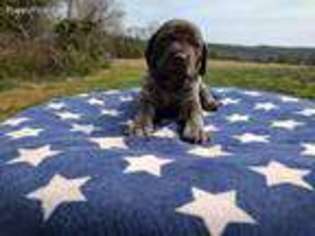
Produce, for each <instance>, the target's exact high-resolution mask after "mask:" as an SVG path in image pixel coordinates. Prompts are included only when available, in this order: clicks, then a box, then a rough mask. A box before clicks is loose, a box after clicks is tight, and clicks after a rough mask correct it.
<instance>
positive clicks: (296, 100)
mask: <svg viewBox="0 0 315 236" xmlns="http://www.w3.org/2000/svg"><path fill="white" fill-rule="evenodd" d="M280 99H281V101H282V102H289V103H291V102H294V103H295V102H298V101H299V99H298V98H295V97H289V96H280Z"/></svg>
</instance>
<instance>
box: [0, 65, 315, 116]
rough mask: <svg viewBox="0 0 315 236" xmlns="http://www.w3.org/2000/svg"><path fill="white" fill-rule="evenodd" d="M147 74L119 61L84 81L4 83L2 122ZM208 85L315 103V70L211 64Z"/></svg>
mask: <svg viewBox="0 0 315 236" xmlns="http://www.w3.org/2000/svg"><path fill="white" fill-rule="evenodd" d="M144 71H145V63H144V61H143V60H117V61H115V62H114V63H113V65H112V66H111V68H110V69H107V70H101V71H98V72H96V73H94V74H92V75H89V76H86V77H84V78H76V77H68V78H37V79H28V78H6V79H0V120H3V119H5V118H7V117H9V116H12V115H14V114H16V113H17V112H19V111H21V110H23V109H25V108H27V107H30V106H33V105H36V104H40V103H43V102H46V101H48V100H50V99H51V98H53V97H60V96H69V95H75V94H78V93H84V92H89V91H92V90H107V89H123V88H130V87H134V86H139V85H140V81H141V75H142V74H143V73H144ZM205 81H206V82H208V83H209V84H211V85H212V86H233V87H242V88H249V89H259V90H268V91H277V92H282V93H286V94H291V95H294V96H298V97H303V98H311V99H315V67H307V66H292V65H280V64H256V63H242V62H233V61H211V62H210V63H209V70H208V73H207V75H206V76H205Z"/></svg>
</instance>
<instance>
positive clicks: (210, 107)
mask: <svg viewBox="0 0 315 236" xmlns="http://www.w3.org/2000/svg"><path fill="white" fill-rule="evenodd" d="M222 105H223V104H222V103H221V102H220V101H217V100H211V101H205V102H203V103H202V108H203V109H204V110H205V111H217V110H218V109H219V108H220V107H221V106H222Z"/></svg>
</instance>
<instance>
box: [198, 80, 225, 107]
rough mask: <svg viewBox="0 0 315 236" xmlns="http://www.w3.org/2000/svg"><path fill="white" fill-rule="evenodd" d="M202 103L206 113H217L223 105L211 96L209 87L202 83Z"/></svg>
mask: <svg viewBox="0 0 315 236" xmlns="http://www.w3.org/2000/svg"><path fill="white" fill-rule="evenodd" d="M199 94H200V101H201V105H202V108H203V109H204V110H205V111H217V110H218V108H219V107H220V106H221V105H222V104H221V102H219V101H218V100H217V99H215V98H214V96H213V95H212V94H211V92H210V90H209V88H208V86H207V85H206V84H205V83H204V82H201V83H200V93H199Z"/></svg>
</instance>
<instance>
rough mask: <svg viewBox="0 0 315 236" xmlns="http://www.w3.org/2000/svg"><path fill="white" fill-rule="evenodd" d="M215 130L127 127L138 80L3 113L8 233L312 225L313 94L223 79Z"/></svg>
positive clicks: (281, 231)
mask: <svg viewBox="0 0 315 236" xmlns="http://www.w3.org/2000/svg"><path fill="white" fill-rule="evenodd" d="M213 91H214V93H215V94H216V95H217V97H219V98H220V99H221V101H222V103H223V104H224V105H223V107H221V109H220V110H219V111H218V112H215V113H205V114H204V115H205V124H206V127H205V128H206V130H208V131H210V132H211V133H212V139H211V141H209V142H208V143H206V144H203V145H193V144H189V143H186V142H182V141H181V140H180V139H179V137H178V134H177V133H176V125H175V124H174V123H172V122H170V123H165V124H162V125H161V126H160V127H158V128H157V130H156V132H155V133H154V135H153V136H152V137H151V138H150V139H145V138H136V137H125V136H124V135H123V133H122V130H123V128H124V127H125V126H126V124H127V123H128V122H129V121H130V118H131V117H132V115H133V113H134V98H135V97H136V96H137V94H138V93H139V89H130V90H124V91H119V90H110V91H105V92H101V91H100V92H92V93H89V94H81V95H78V96H74V97H66V98H56V99H53V100H52V101H50V102H48V103H47V104H43V105H40V106H36V107H33V108H30V109H27V110H25V111H23V112H21V113H20V114H18V115H17V116H15V117H12V118H11V119H8V120H6V121H4V122H3V123H1V124H0V235H1V236H15V235H17V236H19V235H23V236H28V235H30V236H31V235H32V236H33V235H34V236H36V235H41V236H43V235H58V236H62V235H71V236H72V235H76V236H79V235H110V236H116V235H124V236H129V235H130V236H137V235H148V236H151V235H187V236H193V235H214V236H219V235H268V236H269V235H277V236H280V235H285V236H289V235H294V236H304V235H315V190H314V189H315V103H314V101H311V100H303V99H298V98H295V97H288V96H284V95H281V94H275V93H267V92H262V91H248V90H241V89H237V88H215V89H213Z"/></svg>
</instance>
